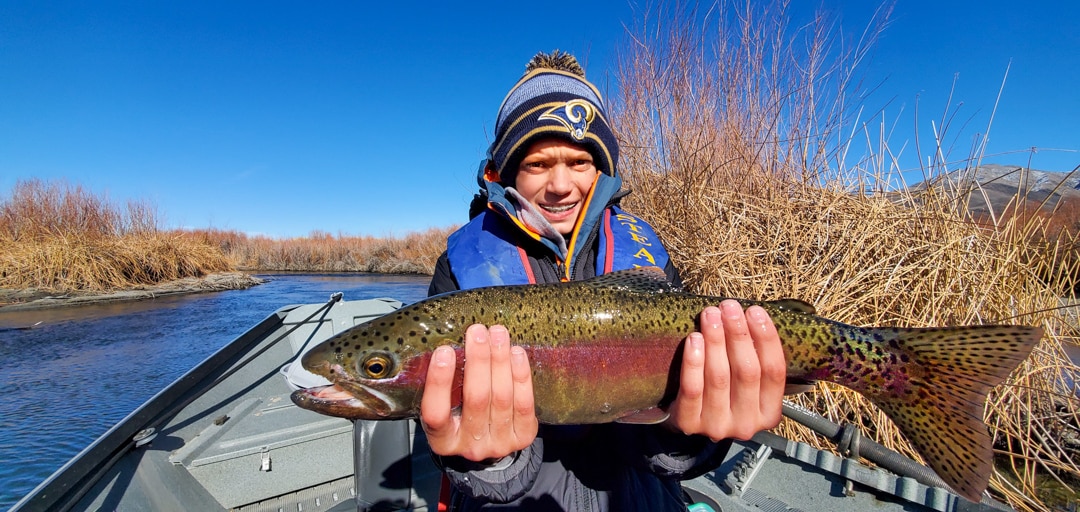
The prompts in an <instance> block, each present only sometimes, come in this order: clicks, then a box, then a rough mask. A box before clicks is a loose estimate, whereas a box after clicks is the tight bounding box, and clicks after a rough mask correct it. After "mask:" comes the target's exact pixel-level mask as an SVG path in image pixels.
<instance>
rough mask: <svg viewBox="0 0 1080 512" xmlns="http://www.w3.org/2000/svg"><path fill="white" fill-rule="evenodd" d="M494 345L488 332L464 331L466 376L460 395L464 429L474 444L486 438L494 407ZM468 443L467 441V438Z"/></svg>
mask: <svg viewBox="0 0 1080 512" xmlns="http://www.w3.org/2000/svg"><path fill="white" fill-rule="evenodd" d="M491 373H492V366H491V345H490V340H489V338H488V330H487V328H485V327H484V326H482V325H471V326H469V328H468V329H466V330H465V377H464V381H463V382H462V394H461V430H462V431H463V433H464V434H465V435H467V436H469V437H471V438H472V439H473V440H475V441H480V440H482V439H483V438H484V437H486V436H487V433H488V418H489V416H490V404H491V392H492V386H491ZM466 440H467V439H466Z"/></svg>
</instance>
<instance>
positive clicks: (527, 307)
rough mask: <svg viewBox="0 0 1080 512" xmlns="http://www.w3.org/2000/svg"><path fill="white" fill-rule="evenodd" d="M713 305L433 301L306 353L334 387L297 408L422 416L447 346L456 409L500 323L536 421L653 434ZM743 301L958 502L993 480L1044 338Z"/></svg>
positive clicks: (591, 290)
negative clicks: (485, 341)
mask: <svg viewBox="0 0 1080 512" xmlns="http://www.w3.org/2000/svg"><path fill="white" fill-rule="evenodd" d="M721 300H723V299H722V298H720V297H708V296H699V295H692V294H687V293H683V292H681V291H679V290H675V289H673V288H672V287H671V285H670V284H669V283H668V282H667V281H666V278H665V276H664V273H663V271H662V270H660V269H657V268H643V269H634V270H628V271H621V272H615V273H611V274H606V275H603V276H599V277H597V278H593V279H590V280H586V281H579V282H570V283H561V284H552V285H525V286H499V287H489V288H478V289H473V290H465V291H460V292H454V293H450V294H445V295H440V296H436V297H431V298H429V299H427V300H424V301H421V302H418V303H416V304H413V305H410V306H407V307H404V308H402V309H400V310H398V311H396V312H394V313H390V314H388V315H386V316H384V317H382V318H379V319H375V320H372V321H370V322H366V323H364V324H360V325H357V326H356V327H354V328H352V329H349V330H347V331H345V332H342V333H340V334H338V335H336V336H334V337H332V338H330V339H328V340H326V341H325V342H323V343H322V344H320V345H318V346H316V347H314V348H312V350H311V351H309V352H308V353H307V354H305V356H304V357H303V359H302V363H303V365H304V367H305V368H307V369H309V370H311V371H313V372H315V373H317V374H319V375H323V376H325V377H326V378H327V379H329V380H330V381H331V382H332V383H333V386H330V387H327V388H324V389H319V390H301V391H297V392H296V393H294V394H293V401H294V402H296V403H297V404H298V405H300V406H301V407H305V408H309V409H312V410H315V411H318V412H323V413H325V414H330V415H335V416H342V417H347V418H352V419H367V420H378V419H398V418H409V417H416V416H418V415H419V407H420V398H421V396H422V393H423V382H424V378H425V376H426V371H427V365H428V361H429V360H430V356H431V352H432V351H433V350H434V349H435V348H436V347H438V346H440V345H451V346H453V347H454V349H455V352H456V353H457V357H458V359H459V364H458V368H459V372H458V373H457V379H456V382H455V388H456V390H457V392H456V395H455V398H454V400H455V401H456V403H460V386H461V376H462V372H461V371H460V369H461V368H462V366H463V365H462V364H461V363H462V362H463V359H464V349H463V343H464V332H465V329H466V328H467V327H468V326H469V325H472V324H474V323H479V324H484V325H494V324H501V325H504V326H505V327H506V328H507V330H508V331H509V333H510V339H511V340H512V342H513V343H514V344H515V345H519V346H521V347H523V348H524V349H525V350H526V353H527V354H528V355H529V361H530V364H531V366H532V373H533V388H534V394H535V402H536V410H537V418H538V419H539V420H540V421H541V422H544V423H555V424H584V423H602V422H610V421H621V422H629V423H649V422H659V421H662V420H663V419H664V418H666V413H664V412H663V407H664V406H666V405H667V404H668V403H669V402H670V400H672V399H673V398H674V396H675V394H676V393H677V391H678V373H679V368H680V363H681V359H682V356H681V347H682V343H683V341H684V340H685V338H686V335H687V334H689V333H690V332H692V331H694V330H697V329H698V324H697V322H698V318H697V317H698V314H699V313H700V312H701V310H702V309H704V308H705V307H707V306H710V305H716V304H718V303H719V302H720V301H721ZM737 300H739V301H740V303H741V304H742V305H743V306H744V307H747V306H750V305H753V304H756V305H760V306H762V307H763V308H765V309H766V310H767V311H768V313H769V315H770V317H771V318H772V320H773V323H774V324H775V325H776V328H777V332H778V334H779V335H780V339H781V343H782V346H783V350H784V355H785V358H786V361H787V375H788V379H789V380H790V381H793V382H807V381H816V380H826V381H830V382H834V383H837V384H840V385H843V386H846V387H848V388H851V389H853V390H855V391H858V392H860V393H862V394H863V395H865V396H866V397H867V398H868V399H870V400H871V401H872V402H873V403H874V404H875V405H877V406H878V407H879V408H881V409H882V410H883V411H884V412H885V413H886V414H887V415H888V416H889V417H890V418H891V419H892V420H893V422H894V423H896V425H897V426H898V427H899V428H900V430H901V431H902V432H903V433H904V435H905V436H906V437H907V438H908V439H909V440H910V441H911V442H912V444H913V445H914V446H915V447H916V449H917V450H918V451H919V452H920V453H921V454H922V455H923V457H924V458H925V459H926V461H927V463H928V464H929V465H930V467H931V468H933V469H934V470H935V471H937V472H938V474H939V475H940V476H941V477H942V479H943V480H945V481H946V482H947V483H949V484H950V486H952V488H953V489H954V490H955V491H957V492H958V493H960V494H961V495H963V496H965V497H968V498H969V499H972V500H977V499H978V495H979V493H981V492H982V491H983V490H984V489H985V488H986V485H987V482H988V479H989V474H990V471H991V469H990V461H991V455H992V450H991V441H990V437H989V435H988V434H987V429H986V426H985V424H984V423H983V421H982V415H983V409H984V406H985V402H986V395H987V393H988V392H989V391H990V389H991V388H992V387H993V386H995V385H997V384H999V383H1000V382H1002V381H1003V380H1004V379H1005V378H1006V377H1007V376H1008V374H1009V373H1010V372H1011V371H1012V370H1013V369H1015V368H1016V367H1017V366H1018V365H1019V364H1020V363H1021V362H1022V361H1023V359H1024V358H1025V357H1027V355H1028V353H1030V351H1031V350H1032V348H1033V346H1034V344H1035V343H1036V342H1037V341H1038V339H1039V337H1040V336H1041V330H1040V329H1036V328H1031V327H1024V326H1008V325H984V326H964V327H942V328H926V329H906V328H893V327H884V328H869V327H858V326H851V325H846V324H843V323H839V322H835V321H832V320H829V319H826V318H822V317H820V316H817V315H816V314H815V312H814V309H813V307H812V306H810V305H809V304H806V303H803V302H800V301H795V300H781V301H771V302H756V301H750V300H743V299H737ZM336 390H343V392H342V393H339V392H338V391H336Z"/></svg>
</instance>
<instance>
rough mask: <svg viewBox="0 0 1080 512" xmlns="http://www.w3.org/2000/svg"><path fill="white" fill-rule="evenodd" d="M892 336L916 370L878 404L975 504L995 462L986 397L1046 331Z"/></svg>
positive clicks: (955, 330)
mask: <svg viewBox="0 0 1080 512" xmlns="http://www.w3.org/2000/svg"><path fill="white" fill-rule="evenodd" d="M893 332H894V333H895V335H896V341H897V342H899V346H900V347H901V348H900V350H901V351H902V352H903V353H904V354H906V355H907V357H909V358H910V360H909V365H911V366H913V367H911V368H909V369H908V370H907V371H906V372H905V373H906V376H907V383H906V385H905V386H902V388H903V389H902V391H899V392H892V393H883V394H880V395H877V396H875V397H874V398H873V401H874V403H875V404H876V405H877V406H878V407H879V408H881V409H882V410H883V411H884V412H885V413H886V414H887V415H888V416H889V417H890V418H891V419H892V420H893V422H894V423H895V424H896V425H897V427H899V428H900V430H901V431H902V432H903V433H904V435H905V436H906V437H907V438H908V440H909V441H911V444H912V445H914V446H915V448H916V449H917V450H918V451H919V453H921V454H922V455H923V458H924V459H926V462H927V464H928V465H929V466H930V468H931V469H933V470H934V471H935V472H937V474H938V475H939V476H940V477H941V478H942V480H944V481H945V482H946V483H948V484H949V486H950V487H952V489H953V490H954V491H956V492H957V493H958V494H960V495H961V496H963V497H965V498H967V499H969V500H971V501H973V502H976V503H977V502H979V500H980V494H981V493H982V492H983V491H984V490H985V489H986V487H987V485H988V484H989V480H990V474H991V472H992V463H993V446H992V440H991V439H990V435H989V433H988V430H987V427H986V424H985V423H984V422H983V413H984V409H985V407H986V398H987V394H988V393H989V392H990V390H991V388H993V387H994V386H996V385H998V384H1000V383H1001V382H1002V381H1004V380H1005V379H1006V378H1007V377H1008V376H1009V374H1010V373H1011V372H1012V371H1013V370H1014V369H1016V367H1017V366H1019V365H1020V363H1021V362H1023V360H1024V359H1025V358H1027V356H1028V354H1030V353H1031V350H1032V349H1033V348H1034V346H1035V344H1036V343H1037V342H1038V340H1039V338H1041V337H1042V329H1040V328H1034V327H1025V326H1013V325H981V326H967V327H942V328H928V329H897V330H894V331H893ZM897 389H900V388H899V387H898V388H897Z"/></svg>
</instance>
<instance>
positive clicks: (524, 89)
mask: <svg viewBox="0 0 1080 512" xmlns="http://www.w3.org/2000/svg"><path fill="white" fill-rule="evenodd" d="M550 137H557V138H561V139H565V140H567V141H569V142H571V143H574V144H578V145H580V146H582V147H584V148H585V149H586V150H587V151H589V153H591V154H592V156H593V159H594V161H595V163H596V168H597V169H599V170H600V172H602V173H604V174H607V175H610V176H615V174H616V166H617V165H618V161H619V144H618V142H617V141H616V140H615V134H614V133H613V132H612V131H611V126H610V125H609V124H608V120H607V113H606V112H605V110H604V100H603V99H602V98H601V97H600V91H598V90H597V89H596V86H594V85H593V84H591V83H589V81H588V80H586V79H585V71H584V70H583V69H581V66H580V65H579V64H578V62H577V59H575V58H574V57H573V56H572V55H570V54H568V53H560V52H559V51H558V50H555V51H554V52H552V53H550V54H545V53H538V54H537V55H536V56H535V57H533V59H532V60H531V61H529V64H528V65H527V66H526V67H525V76H523V77H521V80H518V82H517V84H515V85H514V87H513V88H511V89H510V92H509V93H508V94H507V95H506V99H504V100H503V102H502V105H501V106H500V107H499V116H498V118H497V119H496V121H495V142H493V143H492V144H491V148H489V149H488V159H489V163H488V167H487V169H485V173H484V179H485V180H487V181H489V182H495V181H498V182H500V183H502V184H504V185H511V184H513V182H514V177H515V176H516V174H517V170H518V166H519V165H520V164H521V160H522V159H523V158H524V157H525V151H526V150H528V148H529V146H530V145H532V143H533V142H535V141H537V140H539V139H543V138H550Z"/></svg>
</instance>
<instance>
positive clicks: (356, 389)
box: [290, 364, 395, 420]
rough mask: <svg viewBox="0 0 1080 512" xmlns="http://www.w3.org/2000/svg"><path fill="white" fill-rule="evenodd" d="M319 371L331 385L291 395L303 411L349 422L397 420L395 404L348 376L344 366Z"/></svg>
mask: <svg viewBox="0 0 1080 512" xmlns="http://www.w3.org/2000/svg"><path fill="white" fill-rule="evenodd" d="M320 366H323V368H319V369H321V370H324V371H326V370H328V372H326V373H329V375H326V374H325V373H324V371H321V372H318V373H320V374H323V375H324V376H326V377H329V379H330V382H331V384H330V385H327V386H317V387H311V388H304V389H299V390H296V391H294V392H293V393H292V395H290V398H292V401H293V403H294V404H296V405H298V406H299V407H301V408H303V409H307V410H310V411H315V412H317V413H321V414H326V415H328V416H337V417H339V418H347V419H350V420H385V419H394V418H393V417H392V414H393V412H394V409H395V408H394V405H393V401H392V400H390V399H389V398H388V397H386V396H384V395H383V394H381V393H378V392H376V391H374V390H372V389H370V388H368V387H367V386H365V385H363V384H362V383H359V382H356V381H354V380H352V379H350V378H349V377H348V374H347V373H345V370H344V369H343V368H342V367H341V365H337V364H334V365H329V364H324V365H320Z"/></svg>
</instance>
